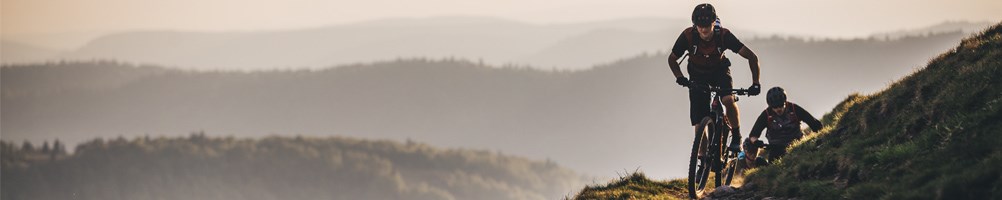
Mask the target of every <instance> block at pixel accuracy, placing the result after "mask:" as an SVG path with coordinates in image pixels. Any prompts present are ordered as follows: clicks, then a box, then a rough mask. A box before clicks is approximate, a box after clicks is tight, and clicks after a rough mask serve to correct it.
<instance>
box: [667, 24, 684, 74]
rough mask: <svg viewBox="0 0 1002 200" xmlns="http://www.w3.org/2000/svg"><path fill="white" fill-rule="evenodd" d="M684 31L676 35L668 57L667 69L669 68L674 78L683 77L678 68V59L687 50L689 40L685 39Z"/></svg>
mask: <svg viewBox="0 0 1002 200" xmlns="http://www.w3.org/2000/svg"><path fill="white" fill-rule="evenodd" d="M684 34H685V31H683V32H682V34H679V35H678V39H676V40H675V45H674V46H672V48H671V54H670V55H668V67H671V73H672V74H674V75H675V77H676V78H678V77H682V76H685V75H683V74H682V69H681V67H679V64H678V58H681V57H682V55H683V54H685V51H686V50H688V49H689V40H686V39H685V35H684Z"/></svg>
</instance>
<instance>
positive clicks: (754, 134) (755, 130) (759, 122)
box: [748, 112, 769, 142]
mask: <svg viewBox="0 0 1002 200" xmlns="http://www.w3.org/2000/svg"><path fill="white" fill-rule="evenodd" d="M766 115H768V114H766V113H765V112H762V114H761V115H759V116H758V119H756V120H755V125H752V128H751V133H750V134H749V135H748V139H749V140H751V141H752V142H755V141H758V137H759V136H762V130H765V126H766V123H768V121H769V116H766Z"/></svg>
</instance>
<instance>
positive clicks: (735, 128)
mask: <svg viewBox="0 0 1002 200" xmlns="http://www.w3.org/2000/svg"><path fill="white" fill-rule="evenodd" d="M721 100H722V101H723V102H721V103H723V104H724V107H727V118H728V121H729V122H730V124H731V146H730V147H731V148H733V149H736V150H737V149H740V148H739V146H740V145H739V144H740V142H741V121H738V120H739V118H740V115H741V113H740V112H739V111H738V104H737V103H735V102H734V95H727V96H724V97H722V98H721Z"/></svg>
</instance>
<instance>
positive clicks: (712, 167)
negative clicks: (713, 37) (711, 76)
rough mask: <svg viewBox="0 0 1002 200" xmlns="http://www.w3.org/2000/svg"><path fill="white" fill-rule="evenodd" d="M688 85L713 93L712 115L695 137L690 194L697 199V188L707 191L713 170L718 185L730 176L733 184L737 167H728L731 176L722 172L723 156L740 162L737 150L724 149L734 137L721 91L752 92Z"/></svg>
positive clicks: (739, 93)
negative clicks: (731, 136)
mask: <svg viewBox="0 0 1002 200" xmlns="http://www.w3.org/2000/svg"><path fill="white" fill-rule="evenodd" d="M688 87H689V89H690V90H700V91H703V92H709V93H711V95H710V96H712V102H711V103H710V115H708V116H707V117H705V118H703V120H702V121H701V122H700V123H699V126H697V127H698V129H696V131H695V134H696V135H695V139H693V142H692V154H691V156H690V157H689V184H688V186H689V197H690V198H696V191H701V190H703V189H704V188H706V185H708V184H709V183H708V182H709V181H707V179H708V178H709V176H710V173H711V172H713V173H714V174H716V178H715V179H714V183H715V184H716V186H721V185H722V184H721V181H722V180H723V179H727V181H726V183H725V184H726V185H729V184H730V179H731V176H733V174H734V167H731V168H730V169H727V171H726V172H728V174H727V175H724V174H721V171H722V170H723V169H722V168H723V167H724V165H725V162H724V160H723V159H727V161H728V162H727V163H736V161H735V160H736V157H737V156H736V154H737V153H735V152H734V151H726V150H724V149H725V148H726V145H724V144H728V143H727V139H728V138H730V137H727V136H728V135H730V132H731V126H730V124H729V123H730V122H728V120H727V115H726V113H724V106H723V104H722V103H721V102H722V100H721V98H722V96H720V94H737V95H748V90H747V89H744V88H741V89H721V88H720V87H716V86H708V85H700V84H690V85H689V86H688ZM734 101H737V96H735V98H734ZM700 151H703V152H704V154H703V156H702V157H700V156H698V155H699V152H700ZM697 164H698V165H697ZM728 165H730V164H728ZM735 166H736V164H735ZM725 176H726V177H725Z"/></svg>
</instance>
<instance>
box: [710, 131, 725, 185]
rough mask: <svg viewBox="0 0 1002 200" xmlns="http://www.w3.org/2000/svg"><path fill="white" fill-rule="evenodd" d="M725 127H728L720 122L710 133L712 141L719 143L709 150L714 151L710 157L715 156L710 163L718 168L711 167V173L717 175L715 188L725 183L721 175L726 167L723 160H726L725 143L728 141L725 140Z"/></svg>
mask: <svg viewBox="0 0 1002 200" xmlns="http://www.w3.org/2000/svg"><path fill="white" fill-rule="evenodd" d="M723 126H726V125H723V124H722V123H721V122H718V123H714V124H713V126H711V128H710V130H711V132H710V133H712V134H711V138H712V139H711V140H710V141H712V142H716V143H717V144H716V145H709V146H708V147H712V149H707V150H711V151H713V152H712V153H709V154H710V155H713V156H710V157H712V159H713V160H710V162H711V163H712V165H716V166H713V167H710V171H713V174H714V175H715V176H714V178H713V184H714V185H713V186H714V187H720V186H721V183H722V182H723V179H724V176H722V175H723V174H722V173H721V170H723V167H724V164H725V163H723V159H722V158H724V157H723V156H724V153H726V152H724V144H725V143H724V142H725V141H726V140H725V139H726V138H724V132H723V130H726V129H724V128H722V127H723Z"/></svg>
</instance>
